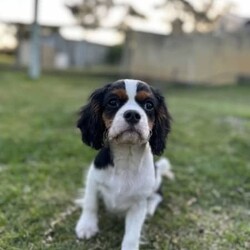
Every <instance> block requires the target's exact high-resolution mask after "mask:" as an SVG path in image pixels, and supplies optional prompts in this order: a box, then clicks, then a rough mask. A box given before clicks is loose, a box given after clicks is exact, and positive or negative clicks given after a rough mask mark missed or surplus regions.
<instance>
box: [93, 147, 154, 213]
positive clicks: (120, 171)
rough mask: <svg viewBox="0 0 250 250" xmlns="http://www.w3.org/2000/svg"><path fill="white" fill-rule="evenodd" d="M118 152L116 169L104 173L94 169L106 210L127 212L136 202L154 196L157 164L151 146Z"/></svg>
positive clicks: (111, 168) (114, 167)
mask: <svg viewBox="0 0 250 250" xmlns="http://www.w3.org/2000/svg"><path fill="white" fill-rule="evenodd" d="M115 150H116V152H115V154H114V156H115V157H114V166H109V167H108V168H107V169H105V170H97V169H94V168H92V173H93V175H94V178H95V181H96V183H97V188H98V192H99V193H100V195H101V198H102V199H103V201H104V203H105V205H106V207H107V209H109V210H111V211H114V212H124V211H126V210H127V209H128V208H129V207H130V206H131V205H132V204H134V203H135V202H137V201H140V200H142V199H147V198H148V197H149V196H150V195H151V194H152V193H153V190H154V186H155V169H154V162H153V156H152V154H151V153H150V148H149V146H148V145H147V146H146V147H140V148H138V147H130V148H128V147H120V148H119V149H115ZM118 151H119V152H118Z"/></svg>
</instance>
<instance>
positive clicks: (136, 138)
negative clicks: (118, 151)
mask: <svg viewBox="0 0 250 250" xmlns="http://www.w3.org/2000/svg"><path fill="white" fill-rule="evenodd" d="M113 140H114V141H115V142H117V143H121V144H123V143H129V144H137V143H140V142H141V141H142V140H143V136H142V134H141V132H140V131H139V130H138V129H136V128H134V127H129V128H127V129H125V130H123V131H121V132H120V133H119V134H117V135H116V136H115V137H114V138H113Z"/></svg>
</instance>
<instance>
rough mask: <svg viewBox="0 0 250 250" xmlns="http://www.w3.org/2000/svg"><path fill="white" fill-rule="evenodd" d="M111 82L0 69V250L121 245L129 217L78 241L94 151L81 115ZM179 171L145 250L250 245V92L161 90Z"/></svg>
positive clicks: (149, 225)
mask: <svg viewBox="0 0 250 250" xmlns="http://www.w3.org/2000/svg"><path fill="white" fill-rule="evenodd" d="M108 81H109V79H103V78H93V77H91V78H90V77H84V76H79V75H78V76H72V75H57V76H56V75H44V76H43V77H42V78H41V80H39V81H36V82H32V81H30V80H28V78H27V76H26V75H25V74H24V73H20V72H0V249H2V250H14V249H25V250H26V249H34V250H38V249H53V250H58V249H63V250H64V249H65V250H68V249H71V250H76V249H81V250H98V249H102V250H106V249H107V250H115V249H119V246H120V243H121V239H122V236H123V221H122V220H121V219H117V218H115V217H112V216H110V215H108V216H104V214H105V212H104V211H102V212H101V221H100V228H101V233H100V235H98V236H97V237H95V238H94V239H92V240H89V241H86V242H79V241H77V240H76V238H75V234H74V226H75V222H76V220H77V218H78V216H79V214H80V210H78V209H76V208H75V207H74V204H73V200H74V198H75V197H76V196H77V190H78V189H79V188H81V187H82V183H83V180H82V179H83V178H82V176H83V172H84V169H86V167H87V166H88V164H89V163H90V161H91V160H92V159H93V157H94V155H95V151H94V150H91V149H89V148H87V147H86V146H83V145H82V143H81V140H80V135H79V132H78V131H77V129H76V128H75V120H76V111H77V110H78V108H79V107H80V106H81V105H82V104H83V103H84V102H85V100H86V98H87V96H88V95H89V93H90V92H91V91H92V90H93V89H94V88H96V86H98V85H100V84H102V83H103V82H108ZM165 93H166V97H167V100H168V104H169V109H170V111H171V113H172V116H173V118H174V122H173V130H172V133H171V136H170V138H169V141H168V149H167V151H166V152H165V155H166V156H168V157H169V158H170V160H171V162H172V165H173V169H174V171H175V174H176V180H175V181H174V182H170V181H165V183H164V187H163V189H164V195H165V201H164V202H163V203H162V205H161V207H160V208H159V210H158V211H157V213H156V215H155V217H154V218H153V219H149V220H147V222H146V224H145V227H144V237H143V241H144V245H142V247H141V249H143V250H151V249H152V250H153V249H157V250H167V249H168V250H175V249H178V250H184V249H185V250H196V249H197V250H207V249H211V250H216V249H222V250H233V249H239V250H240V249H250V87H246V86H228V87H214V88H212V87H211V88H173V87H171V88H170V87H169V88H165Z"/></svg>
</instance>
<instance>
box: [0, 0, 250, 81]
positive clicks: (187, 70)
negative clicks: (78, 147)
mask: <svg viewBox="0 0 250 250" xmlns="http://www.w3.org/2000/svg"><path fill="white" fill-rule="evenodd" d="M36 2H37V5H36ZM36 9H37V15H35V10H36ZM35 18H37V23H38V24H39V26H38V27H37V28H36V29H32V24H33V23H34V21H35ZM249 38H250V4H249V3H248V1H244V0H221V1H218V0H202V1H194V0H190V1H187V0H157V1H153V0H147V1H144V2H143V3H142V2H141V1H139V0H137V1H132V0H85V1H81V0H53V1H49V0H38V1H35V0H21V1H18V0H8V1H5V0H2V1H1V3H0V53H1V54H0V62H1V64H9V65H12V66H14V67H15V68H19V69H20V68H24V67H28V66H29V65H32V66H33V67H38V68H37V69H34V70H35V72H37V73H35V74H36V75H37V74H39V72H40V68H41V70H71V69H77V70H84V69H90V68H91V69H97V68H99V69H100V68H102V69H103V70H104V68H105V69H106V70H109V71H110V70H111V72H113V73H114V72H115V73H116V74H120V75H126V76H132V77H144V78H149V79H157V80H163V81H171V82H176V83H197V84H202V83H207V84H212V83H213V84H225V83H236V82H238V81H240V80H244V79H245V78H248V77H249V74H250V67H249V65H250V45H249V40H250V39H249ZM32 44H33V45H32ZM34 46H35V47H34ZM36 46H37V47H36ZM32 49H34V52H33V53H31V50H32ZM37 50H39V53H36V51H37ZM34 54H37V56H36V55H34ZM100 66H102V67H100ZM34 77H36V76H34Z"/></svg>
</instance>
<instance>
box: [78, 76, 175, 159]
mask: <svg viewBox="0 0 250 250" xmlns="http://www.w3.org/2000/svg"><path fill="white" fill-rule="evenodd" d="M170 120H171V118H170V115H169V112H168V110H167V107H166V104H165V102H164V97H163V96H162V95H161V94H160V93H159V92H158V91H156V90H154V89H153V88H152V87H150V86H149V85H148V84H147V83H145V82H142V81H138V80H119V81H116V82H114V83H112V84H108V85H106V86H104V87H103V88H100V89H97V90H96V91H94V92H93V93H92V94H91V96H90V98H89V102H88V104H87V105H86V106H84V107H83V108H82V109H81V111H80V117H79V120H78V122H77V127H78V128H79V129H80V130H81V133H82V140H83V142H84V143H86V144H87V145H89V146H91V147H93V148H95V149H100V148H102V147H103V146H105V144H106V143H107V144H108V143H115V144H144V143H146V142H148V141H149V143H150V146H151V149H152V152H153V154H156V155H160V154H161V153H162V152H163V150H164V148H165V141H166V138H167V135H168V133H169V132H170Z"/></svg>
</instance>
